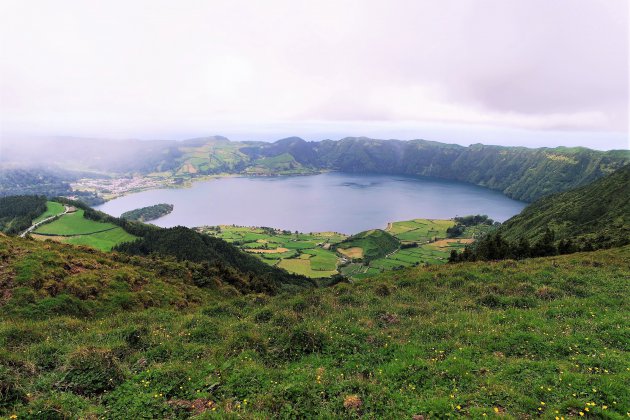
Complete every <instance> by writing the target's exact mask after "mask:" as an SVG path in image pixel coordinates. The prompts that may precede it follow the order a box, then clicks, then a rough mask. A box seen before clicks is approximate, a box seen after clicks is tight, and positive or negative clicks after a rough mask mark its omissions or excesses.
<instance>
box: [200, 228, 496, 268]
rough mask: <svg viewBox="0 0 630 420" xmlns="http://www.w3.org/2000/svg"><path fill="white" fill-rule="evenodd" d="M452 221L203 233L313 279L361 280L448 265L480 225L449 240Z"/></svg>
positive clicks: (268, 262) (207, 229)
mask: <svg viewBox="0 0 630 420" xmlns="http://www.w3.org/2000/svg"><path fill="white" fill-rule="evenodd" d="M454 225H455V222H454V221H452V220H429V219H414V220H406V221H401V222H393V223H389V224H388V226H387V229H386V230H385V231H383V230H380V229H374V230H370V231H366V232H361V233H359V234H357V235H353V236H350V237H348V236H346V235H342V234H339V233H334V232H319V233H308V234H306V233H296V232H289V231H282V230H277V229H272V228H266V227H243V226H226V225H223V226H205V227H200V228H197V229H198V230H199V231H200V232H203V233H207V234H210V235H212V236H216V237H219V238H222V239H224V240H226V241H228V242H230V243H232V244H234V245H236V246H238V247H239V248H241V249H242V250H243V251H245V252H248V253H250V254H252V255H255V256H256V257H258V258H260V259H261V260H262V261H264V262H266V263H267V264H269V265H275V266H278V267H280V268H284V269H285V270H287V271H289V272H292V273H297V274H303V275H305V276H308V277H311V278H323V277H330V276H332V275H335V274H338V273H341V274H343V275H345V276H348V277H351V278H354V279H361V278H365V277H371V276H373V275H376V274H379V273H382V272H384V271H390V270H398V269H401V268H403V267H412V266H417V265H424V264H444V263H446V262H447V260H448V257H449V254H450V252H451V250H452V249H457V250H461V249H463V248H464V247H465V246H466V244H469V243H471V242H473V240H474V239H473V238H474V236H475V235H477V234H478V232H479V231H480V229H484V228H479V227H477V226H471V227H468V228H466V230H465V231H464V233H463V234H462V235H461V237H458V238H447V232H446V230H447V229H448V228H449V227H452V226H454Z"/></svg>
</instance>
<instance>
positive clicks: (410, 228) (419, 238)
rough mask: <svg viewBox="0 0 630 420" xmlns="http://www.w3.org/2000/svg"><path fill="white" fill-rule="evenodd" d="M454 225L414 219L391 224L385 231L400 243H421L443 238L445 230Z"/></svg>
mask: <svg viewBox="0 0 630 420" xmlns="http://www.w3.org/2000/svg"><path fill="white" fill-rule="evenodd" d="M454 225H455V222H453V221H452V220H434V219H414V220H407V221H404V222H394V223H391V224H390V225H389V226H388V229H387V231H388V232H389V233H390V234H392V235H394V236H395V237H396V238H398V239H399V240H400V241H404V242H419V243H421V242H427V241H430V240H432V239H434V238H436V237H437V238H445V237H446V229H447V228H449V227H451V226H454Z"/></svg>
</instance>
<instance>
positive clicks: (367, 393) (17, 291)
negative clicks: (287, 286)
mask: <svg viewBox="0 0 630 420" xmlns="http://www.w3.org/2000/svg"><path fill="white" fill-rule="evenodd" d="M629 258H630V247H625V248H617V249H610V250H603V251H596V252H590V253H577V254H572V255H566V256H557V257H551V258H543V259H528V260H524V261H503V262H493V263H466V264H457V265H441V266H431V267H416V268H411V269H407V270H403V271H397V272H393V273H392V272H389V273H387V274H385V275H379V276H376V277H373V278H369V279H365V280H363V281H361V282H355V283H354V284H345V283H342V284H337V285H335V286H333V287H329V288H318V289H309V290H306V291H302V292H299V293H297V294H287V293H283V294H280V295H277V296H268V295H264V294H256V293H254V294H246V295H243V294H241V292H239V291H238V289H237V287H236V286H235V285H232V284H230V283H229V282H228V281H226V279H229V278H230V277H229V276H228V275H224V274H223V273H222V272H221V271H220V268H219V267H218V266H212V265H204V264H203V263H194V262H190V261H189V262H176V261H174V260H168V259H163V258H156V257H150V258H145V257H129V256H126V255H123V254H118V253H108V254H104V253H100V252H98V251H93V250H89V249H86V248H83V249H81V248H75V247H70V246H67V245H62V244H55V243H42V242H36V241H29V240H24V239H18V238H10V237H3V236H0V260H1V261H2V263H1V264H0V282H1V283H0V284H1V285H2V291H3V294H2V295H1V296H2V297H1V298H0V305H2V311H0V391H1V392H0V416H4V417H7V418H8V417H11V416H17V418H33V419H35V418H112V419H115V418H116V419H117V418H147V417H152V418H188V417H196V418H214V417H220V418H238V417H244V418H274V417H279V418H313V417H324V418H355V417H363V418H383V417H388V418H392V417H394V418H413V416H417V417H416V418H421V417H420V416H422V417H423V418H444V417H456V416H468V417H491V418H531V417H543V418H555V417H559V418H560V417H565V418H570V417H580V416H584V417H599V418H625V416H626V415H627V414H626V413H627V412H629V411H630V393H629V391H628V387H627V386H625V384H627V383H628V382H630V364H629V363H628V360H630V353H629V352H630V349H629V348H628V334H629V329H628V325H627V319H628V316H630V311H629V309H630V308H629V304H628V299H627V298H626V297H627V296H628V292H629V291H630V290H629V289H628V287H629V284H628V281H627V279H628V276H629V275H630V272H629V271H628V264H627V261H628V259H629ZM243 291H245V289H243Z"/></svg>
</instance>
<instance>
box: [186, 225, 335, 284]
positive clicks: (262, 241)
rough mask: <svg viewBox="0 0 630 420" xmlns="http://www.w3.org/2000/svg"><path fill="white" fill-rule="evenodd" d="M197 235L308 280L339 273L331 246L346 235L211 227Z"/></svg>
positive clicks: (257, 228) (259, 228)
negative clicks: (210, 236)
mask: <svg viewBox="0 0 630 420" xmlns="http://www.w3.org/2000/svg"><path fill="white" fill-rule="evenodd" d="M198 230H199V231H200V232H203V233H207V234H210V235H212V236H216V237H218V238H221V239H224V240H226V241H227V242H230V243H232V244H233V245H236V246H238V247H239V248H241V249H242V250H243V251H245V252H248V253H250V254H252V255H255V256H257V257H258V258H260V259H261V260H262V261H264V262H265V263H267V264H269V265H275V266H278V267H281V268H284V269H285V270H287V271H289V272H292V273H297V274H302V275H305V276H308V277H311V278H323V277H330V276H332V275H335V274H337V273H338V271H337V265H338V263H339V257H338V256H337V254H336V253H335V252H334V251H332V250H330V249H329V248H330V246H331V245H334V244H336V243H339V242H341V241H342V240H344V239H345V238H346V236H345V235H343V234H340V233H336V232H318V233H308V234H307V233H296V232H289V231H286V230H285V231H283V230H278V229H272V228H266V227H243V226H226V225H222V226H211V227H207V226H206V227H200V228H198Z"/></svg>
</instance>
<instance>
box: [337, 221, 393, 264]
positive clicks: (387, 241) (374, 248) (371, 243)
mask: <svg viewBox="0 0 630 420" xmlns="http://www.w3.org/2000/svg"><path fill="white" fill-rule="evenodd" d="M398 246H399V242H398V240H396V238H394V237H393V236H392V235H390V234H389V233H387V232H385V231H384V230H381V229H373V230H368V231H365V232H361V233H358V234H356V235H353V236H351V237H349V238H348V239H346V240H344V241H342V242H340V243H339V244H337V248H338V249H348V248H361V249H363V258H362V259H363V260H364V261H371V260H373V259H377V258H380V257H383V256H385V255H386V254H389V253H391V252H393V251H395V250H396V249H397V248H398Z"/></svg>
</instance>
